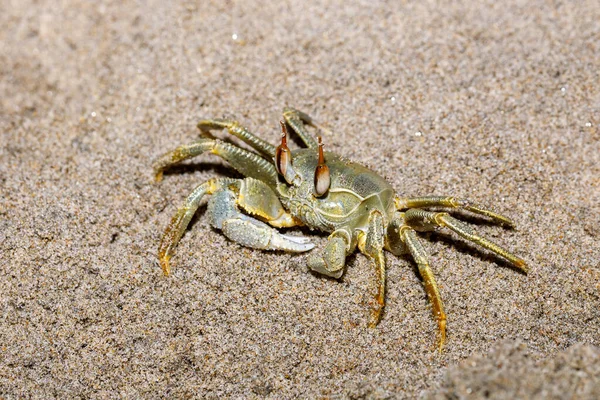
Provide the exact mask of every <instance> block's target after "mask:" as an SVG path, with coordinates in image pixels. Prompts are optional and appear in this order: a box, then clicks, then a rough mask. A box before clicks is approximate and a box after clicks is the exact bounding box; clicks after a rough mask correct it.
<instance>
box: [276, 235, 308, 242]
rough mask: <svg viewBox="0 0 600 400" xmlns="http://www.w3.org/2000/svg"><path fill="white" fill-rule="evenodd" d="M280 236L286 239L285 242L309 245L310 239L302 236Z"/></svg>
mask: <svg viewBox="0 0 600 400" xmlns="http://www.w3.org/2000/svg"><path fill="white" fill-rule="evenodd" d="M281 236H283V237H284V238H286V239H287V240H291V241H292V242H296V243H310V239H309V238H307V237H304V236H292V235H285V234H283V233H282V234H281Z"/></svg>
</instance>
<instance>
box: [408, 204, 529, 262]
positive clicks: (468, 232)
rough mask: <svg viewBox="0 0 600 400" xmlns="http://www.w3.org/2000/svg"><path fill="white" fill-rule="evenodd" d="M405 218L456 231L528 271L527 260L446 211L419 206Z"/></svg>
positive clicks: (416, 225) (411, 221) (417, 225)
mask: <svg viewBox="0 0 600 400" xmlns="http://www.w3.org/2000/svg"><path fill="white" fill-rule="evenodd" d="M404 220H405V221H406V223H407V224H408V225H410V226H412V227H425V228H428V227H431V226H441V227H446V228H448V229H450V230H451V231H453V232H456V233H457V234H458V235H460V236H462V237H463V238H465V239H467V240H469V241H471V242H473V243H476V244H478V245H480V246H481V247H483V248H486V249H488V250H490V251H492V252H494V253H496V254H497V255H499V256H500V257H503V258H505V259H506V260H508V261H509V262H510V263H511V264H512V265H514V266H515V267H517V268H519V269H520V270H521V271H523V272H525V273H527V271H528V268H527V264H526V263H525V261H524V260H523V259H522V258H520V257H517V256H515V255H514V254H512V253H510V252H509V251H508V250H506V249H504V248H502V247H500V246H498V245H497V244H495V243H493V242H491V241H489V240H488V239H486V238H484V237H482V236H479V235H478V234H477V233H475V231H474V230H473V229H472V228H471V227H470V226H469V225H467V224H465V223H464V222H462V221H459V220H458V219H456V218H454V217H451V216H450V215H449V214H448V213H445V212H438V213H436V212H431V211H425V210H421V209H418V208H413V209H410V210H408V211H406V212H405V213H404Z"/></svg>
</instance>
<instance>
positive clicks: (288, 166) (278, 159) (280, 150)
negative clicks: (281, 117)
mask: <svg viewBox="0 0 600 400" xmlns="http://www.w3.org/2000/svg"><path fill="white" fill-rule="evenodd" d="M279 124H281V144H280V145H279V146H277V149H276V150H275V168H276V169H277V172H278V173H279V174H280V175H281V176H283V178H284V179H285V181H286V182H287V183H289V184H290V185H291V184H292V183H293V182H294V179H295V178H296V171H294V167H292V152H291V151H290V149H289V148H288V147H287V128H286V126H285V123H284V122H283V121H279Z"/></svg>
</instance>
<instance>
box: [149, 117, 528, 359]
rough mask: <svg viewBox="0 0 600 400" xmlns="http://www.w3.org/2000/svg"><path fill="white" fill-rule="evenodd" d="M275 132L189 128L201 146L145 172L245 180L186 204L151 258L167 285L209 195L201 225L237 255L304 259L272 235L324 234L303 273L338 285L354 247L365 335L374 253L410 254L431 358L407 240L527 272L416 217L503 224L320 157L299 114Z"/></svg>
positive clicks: (426, 272)
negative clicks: (292, 142)
mask: <svg viewBox="0 0 600 400" xmlns="http://www.w3.org/2000/svg"><path fill="white" fill-rule="evenodd" d="M280 123H281V130H282V135H281V144H280V145H279V146H278V147H275V146H273V145H271V144H269V143H268V142H265V141H264V140H262V139H260V138H258V137H257V136H255V135H253V134H252V133H251V132H250V131H249V130H248V129H246V128H245V127H243V126H241V125H240V124H239V123H237V122H236V121H232V120H225V119H211V120H204V121H201V122H200V123H199V124H198V128H199V129H200V131H201V132H202V133H203V136H204V137H203V138H201V139H199V140H197V141H195V142H193V143H191V144H188V145H183V146H179V147H177V148H176V149H175V150H173V151H170V152H168V153H166V154H164V155H163V156H161V157H160V158H159V159H158V160H157V161H156V162H155V163H154V170H155V172H156V178H157V180H160V179H161V178H162V173H163V170H165V169H166V168H168V167H169V166H171V165H174V164H177V163H179V162H181V161H183V160H186V159H189V158H192V157H195V156H197V155H200V154H202V153H204V152H206V151H209V152H211V153H213V154H216V155H218V156H220V157H221V158H223V159H224V160H226V161H228V162H229V163H230V164H231V165H232V166H233V167H234V168H235V169H236V170H238V171H239V172H240V173H242V174H243V175H244V176H246V178H244V179H232V178H213V179H210V180H209V181H207V182H205V183H202V184H200V185H199V186H198V187H196V188H195V189H194V191H193V192H192V193H191V194H190V195H189V196H188V198H187V199H186V200H185V202H184V204H183V205H182V206H181V207H180V208H179V209H178V211H177V213H176V214H175V215H174V216H173V218H172V220H171V222H170V223H169V225H168V226H167V229H166V231H165V233H164V235H163V237H162V240H161V242H160V246H159V249H158V258H159V261H160V265H161V267H162V269H163V272H164V274H165V275H169V272H170V266H169V259H170V258H171V256H172V255H173V254H174V251H175V247H176V246H177V243H178V242H179V240H180V239H181V236H182V235H183V233H184V231H185V229H186V227H187V226H188V224H189V222H190V220H191V219H192V216H193V215H194V213H195V212H196V210H197V209H198V206H199V204H200V201H201V200H202V198H203V197H204V196H205V195H206V194H211V195H212V197H211V198H210V200H209V202H208V210H207V214H208V218H209V220H210V223H211V225H212V226H213V227H215V228H216V229H219V230H221V231H222V232H223V233H224V234H225V236H227V237H228V238H229V239H230V240H232V241H234V242H236V243H239V244H241V245H243V246H247V247H251V248H254V249H261V250H283V251H289V252H304V251H308V250H311V249H312V248H313V247H314V245H313V244H312V243H310V241H309V239H308V238H306V237H302V236H292V235H286V234H282V233H280V232H279V231H277V229H275V228H287V227H293V226H300V225H305V226H307V227H309V228H311V229H318V230H321V231H324V232H329V233H330V235H329V238H328V242H327V245H326V246H325V248H324V249H322V250H321V251H320V252H317V253H313V254H312V255H311V256H310V257H309V258H308V266H309V268H310V269H312V270H313V271H317V272H319V273H321V274H324V275H327V276H330V277H334V278H339V277H340V276H341V275H342V273H343V271H344V264H345V260H346V256H348V255H349V254H350V253H352V252H354V251H355V250H356V248H357V247H358V249H359V250H360V251H361V252H362V253H363V254H365V255H366V256H367V257H369V258H370V259H371V260H372V261H373V264H374V265H375V271H376V277H377V278H376V279H377V294H376V296H375V306H374V307H373V310H372V314H371V319H370V323H369V325H370V326H375V325H377V323H378V322H379V320H380V318H381V314H382V311H383V308H384V305H385V279H386V271H385V258H384V249H385V250H388V251H389V252H391V253H392V254H394V255H400V254H406V253H408V254H410V255H411V256H412V257H413V259H414V260H415V262H416V264H417V266H418V270H419V273H420V274H421V277H422V279H423V282H424V286H425V291H426V293H427V296H428V298H429V301H430V302H431V304H432V310H433V316H434V318H435V319H436V321H437V324H438V346H439V349H440V350H441V349H442V346H443V345H444V342H445V340H446V314H445V313H444V307H443V304H442V299H441V296H440V292H439V290H438V287H437V284H436V281H435V278H434V276H433V273H432V271H431V268H430V267H429V261H428V256H427V253H426V251H425V248H424V247H423V245H422V244H421V242H420V240H419V239H418V237H417V233H416V231H427V230H433V229H437V228H447V229H449V230H451V231H453V232H455V233H457V234H458V235H460V236H462V237H463V238H465V239H467V240H469V241H471V242H474V243H476V244H478V245H480V246H481V247H484V248H486V249H488V250H490V251H492V252H493V253H496V254H497V255H498V256H500V257H502V258H504V259H506V260H507V261H508V262H509V263H511V264H512V265H513V266H515V267H516V268H517V269H519V270H521V271H523V272H525V273H526V272H527V265H526V263H525V261H524V260H522V259H521V258H519V257H517V256H515V255H513V254H511V253H510V252H509V251H507V250H505V249H503V248H502V247H500V246H498V245H496V244H494V243H492V242H491V241H489V240H488V239H486V238H484V237H481V236H479V235H477V234H476V233H475V232H474V231H473V230H472V229H471V228H470V227H469V226H468V225H467V224H465V223H464V222H461V221H459V220H458V219H456V218H453V217H452V216H450V215H449V214H448V213H446V212H435V211H428V210H426V208H429V207H436V208H438V207H443V208H449V209H461V210H465V211H469V212H472V213H475V214H479V215H483V216H485V217H487V218H489V219H491V220H492V221H493V222H495V223H499V224H502V225H506V226H508V227H513V226H514V224H513V222H512V221H511V220H510V219H509V218H507V217H504V216H502V215H500V214H497V213H495V212H493V211H491V210H489V209H486V208H484V207H482V206H480V205H477V204H475V203H473V202H471V201H468V200H465V199H460V198H455V197H440V196H426V197H415V198H406V197H400V196H397V195H396V193H395V191H394V189H393V188H392V186H391V185H390V184H389V183H387V182H386V181H385V180H384V179H383V178H382V177H381V176H379V175H378V174H377V173H375V172H373V171H371V170H369V169H367V168H365V167H363V166H361V165H359V164H356V163H354V162H351V161H349V160H346V159H344V158H342V157H340V156H338V155H337V154H335V153H331V152H323V145H322V143H321V138H320V137H319V141H318V142H317V141H315V139H314V138H313V137H312V136H311V135H310V134H309V132H308V130H307V128H306V125H309V126H312V127H314V128H317V129H320V128H319V126H318V125H317V124H316V123H315V122H314V121H313V120H312V119H311V118H310V117H309V116H308V115H307V114H305V113H303V112H300V111H298V110H295V109H292V108H285V109H284V111H283V121H281V122H280ZM215 129H216V130H222V129H226V130H227V131H228V132H229V133H230V134H232V135H234V136H236V137H237V138H238V139H241V140H242V141H243V142H245V143H246V144H248V145H249V146H250V147H252V148H253V149H254V150H255V151H254V152H253V151H248V150H245V149H242V148H240V147H238V146H235V145H233V144H230V143H228V142H223V141H221V140H218V139H215V138H214V137H213V136H212V135H211V134H210V132H209V131H210V130H215ZM288 129H291V130H292V131H293V132H294V133H296V134H297V135H298V136H299V137H300V139H301V140H302V141H303V142H304V144H305V145H306V146H307V148H301V149H298V150H294V151H291V150H290V149H289V148H288V147H287V133H288ZM243 212H245V213H243Z"/></svg>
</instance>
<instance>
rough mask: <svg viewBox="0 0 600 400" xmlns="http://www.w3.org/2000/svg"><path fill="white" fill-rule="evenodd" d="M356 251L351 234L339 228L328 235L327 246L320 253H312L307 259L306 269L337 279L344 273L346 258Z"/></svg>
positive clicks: (354, 241)
mask: <svg viewBox="0 0 600 400" xmlns="http://www.w3.org/2000/svg"><path fill="white" fill-rule="evenodd" d="M355 249H356V240H352V233H350V232H349V231H348V230H346V229H344V228H341V229H338V230H336V231H334V232H333V233H332V234H331V235H329V238H328V241H327V245H326V246H325V248H324V249H323V251H322V252H321V253H314V254H312V255H311V256H310V258H309V259H308V267H309V268H310V269H312V270H313V271H316V272H318V273H320V274H323V275H327V276H330V277H332V278H336V279H337V278H339V277H341V276H342V274H343V273H344V265H346V256H348V254H350V253H353V252H354V250H355Z"/></svg>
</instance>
